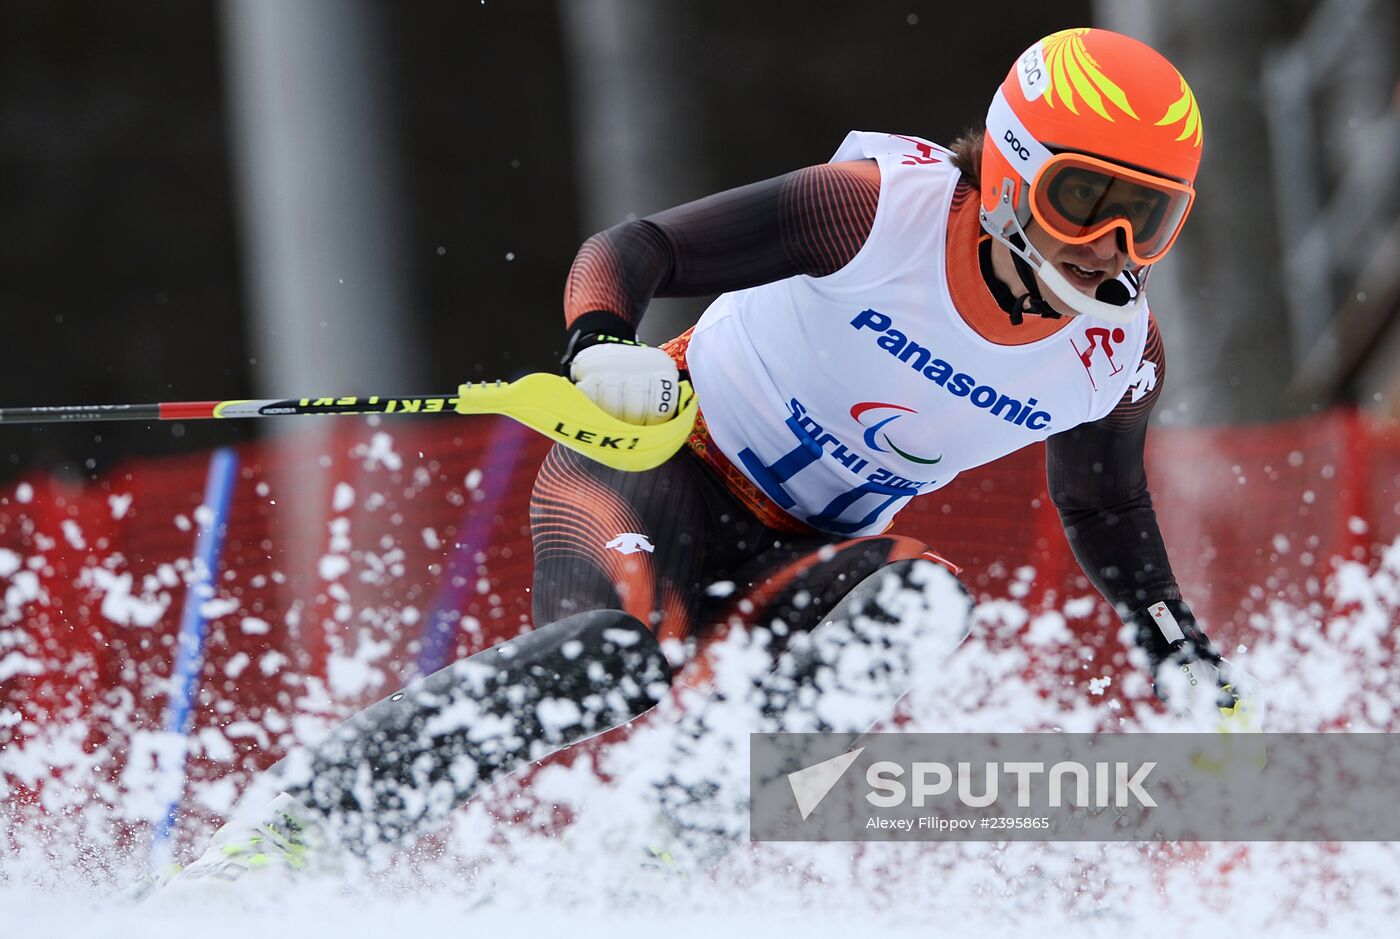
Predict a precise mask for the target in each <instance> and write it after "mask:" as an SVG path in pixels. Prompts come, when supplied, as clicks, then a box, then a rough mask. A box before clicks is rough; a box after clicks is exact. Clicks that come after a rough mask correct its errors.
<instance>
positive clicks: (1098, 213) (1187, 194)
mask: <svg viewBox="0 0 1400 939" xmlns="http://www.w3.org/2000/svg"><path fill="white" fill-rule="evenodd" d="M1195 195H1196V194H1195V192H1194V191H1193V190H1192V189H1191V187H1190V186H1188V185H1187V184H1185V183H1180V182H1177V181H1176V180H1172V179H1166V178H1164V177H1161V176H1154V175H1152V174H1150V173H1144V172H1141V171H1139V170H1135V169H1130V168H1128V167H1126V166H1121V165H1118V164H1115V163H1109V162H1107V161H1106V160H1100V159H1098V158H1096V157H1091V156H1087V155H1085V154H1083V153H1057V154H1055V155H1053V156H1051V157H1050V158H1049V159H1048V160H1046V161H1045V163H1044V164H1043V165H1042V166H1041V167H1040V169H1039V171H1038V172H1037V173H1036V174H1035V179H1034V181H1033V182H1032V183H1031V192H1030V204H1031V214H1032V215H1034V216H1035V220H1036V221H1037V222H1039V223H1040V225H1041V227H1042V228H1044V229H1045V230H1046V231H1048V232H1049V233H1050V234H1052V235H1054V236H1055V237H1056V238H1058V239H1059V240H1061V241H1064V242H1067V243H1069V244H1076V245H1078V244H1085V243H1087V242H1090V241H1093V240H1094V239H1096V238H1099V237H1100V236H1102V235H1103V233H1104V232H1106V231H1110V230H1111V229H1115V228H1117V229H1119V230H1121V231H1122V232H1123V234H1124V241H1125V242H1126V243H1127V250H1128V256H1129V257H1130V258H1132V259H1133V261H1134V262H1136V263H1137V264H1139V265H1148V264H1152V263H1153V262H1155V261H1158V260H1160V259H1161V257H1162V256H1163V255H1164V254H1166V253H1167V249H1169V248H1170V247H1171V246H1172V242H1174V241H1176V236H1177V235H1178V234H1179V233H1180V232H1181V226H1182V223H1184V222H1185V221H1186V215H1187V213H1188V212H1190V211H1191V202H1192V200H1193V199H1194V198H1195Z"/></svg>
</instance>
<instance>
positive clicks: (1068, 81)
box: [981, 28, 1203, 266]
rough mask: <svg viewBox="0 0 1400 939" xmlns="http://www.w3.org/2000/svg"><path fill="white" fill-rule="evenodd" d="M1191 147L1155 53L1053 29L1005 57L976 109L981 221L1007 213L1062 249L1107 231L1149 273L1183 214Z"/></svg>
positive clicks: (1169, 77) (1197, 129) (1185, 102)
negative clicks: (1002, 73) (983, 129)
mask: <svg viewBox="0 0 1400 939" xmlns="http://www.w3.org/2000/svg"><path fill="white" fill-rule="evenodd" d="M1202 140H1203V133H1202V128H1201V112H1200V108H1199V107H1198V106H1197V104H1196V97H1195V95H1193V94H1192V93H1191V88H1190V87H1189V86H1188V85H1187V84H1186V79H1184V78H1182V77H1181V73H1180V72H1178V71H1177V70H1176V68H1175V67H1174V66H1173V65H1172V64H1171V63H1170V62H1168V61H1167V60H1166V59H1165V58H1164V57H1163V56H1162V55H1161V54H1160V53H1158V52H1157V51H1156V50H1154V49H1152V48H1151V47H1150V46H1147V45H1144V44H1143V43H1141V42H1138V41H1137V40H1136V39H1130V38H1129V37H1127V36H1123V35H1120V34H1118V33H1114V32H1109V31H1108V30H1105V29H1089V28H1078V29H1066V30H1061V31H1060V32H1057V33H1054V34H1052V35H1049V36H1046V37H1045V38H1044V39H1042V40H1040V41H1039V42H1037V43H1036V44H1035V45H1033V46H1031V47H1030V48H1029V49H1027V50H1026V51H1025V53H1023V54H1022V55H1021V57H1020V58H1019V59H1017V61H1016V64H1015V65H1013V66H1012V68H1011V71H1010V72H1008V73H1007V76H1006V80H1005V81H1003V82H1002V83H1001V87H1000V88H999V89H998V90H997V93H996V96H995V97H994V98H993V100H992V105H991V108H990V109H989V110H988V112H987V136H986V141H985V142H984V144H983V147H982V168H981V175H982V208H983V215H984V218H987V217H988V216H991V215H993V214H994V213H995V214H997V215H999V217H1000V220H1001V221H1002V222H1003V223H1005V222H1009V221H1010V220H1009V218H1007V216H1008V215H1010V212H1008V211H1007V210H1008V209H1010V210H1011V211H1013V212H1014V214H1015V217H1016V219H1017V221H1019V224H1020V226H1021V227H1024V226H1025V225H1027V224H1028V223H1029V222H1030V219H1031V218H1032V217H1033V218H1035V220H1036V221H1037V222H1039V223H1040V224H1041V226H1042V227H1044V228H1045V229H1046V230H1047V231H1049V232H1050V233H1051V234H1053V235H1055V236H1056V237H1057V238H1059V239H1060V240H1062V241H1066V242H1069V243H1071V244H1083V243H1085V242H1088V241H1092V240H1093V239H1095V238H1098V237H1099V236H1101V235H1102V234H1103V233H1104V232H1105V231H1109V230H1111V229H1118V230H1120V231H1121V232H1122V233H1123V236H1124V239H1125V240H1126V243H1127V249H1128V255H1129V256H1130V257H1131V258H1132V260H1133V261H1134V262H1135V263H1137V264H1138V265H1139V266H1146V265H1149V264H1152V263H1153V262H1155V261H1157V260H1158V259H1160V258H1161V257H1162V256H1163V255H1165V254H1166V253H1167V250H1168V249H1169V248H1170V247H1171V246H1172V243H1173V242H1174V241H1175V240H1176V236H1177V234H1178V233H1179V232H1180V231H1181V226H1182V223H1183V222H1185V220H1186V215H1187V213H1188V212H1189V211H1190V209H1191V202H1192V200H1193V199H1194V197H1195V192H1194V190H1193V189H1192V185H1193V183H1194V182H1195V179H1196V169H1197V167H1198V166H1199V165H1200V162H1201V143H1202ZM1003 203H1009V204H1003ZM999 204H1000V207H1001V210H1002V211H1001V212H1000V213H997V209H998V207H999ZM1014 227H1015V226H1008V225H1007V224H1001V225H997V226H989V231H991V233H992V234H993V235H997V236H998V237H1006V236H1007V229H1008V228H1014ZM993 228H997V229H1000V230H993Z"/></svg>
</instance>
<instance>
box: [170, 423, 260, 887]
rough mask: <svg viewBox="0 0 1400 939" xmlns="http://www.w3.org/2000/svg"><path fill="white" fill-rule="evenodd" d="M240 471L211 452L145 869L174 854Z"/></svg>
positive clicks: (226, 455)
mask: <svg viewBox="0 0 1400 939" xmlns="http://www.w3.org/2000/svg"><path fill="white" fill-rule="evenodd" d="M237 472H238V457H237V456H236V455H235V454H234V452H233V451H232V450H228V449H219V450H215V451H214V455H213V457H212V458H211V459H210V461H209V476H208V479H207V480H206V482H205V485H204V503H203V507H204V508H205V509H207V510H208V511H206V512H201V513H198V514H199V518H198V519H197V521H198V522H199V532H198V534H196V536H195V543H194V570H193V571H191V573H190V579H189V583H188V585H187V586H186V589H185V603H184V607H183V609H182V610H181V613H180V634H179V638H178V640H177V642H176V652H175V667H174V668H173V669H172V670H171V673H170V692H169V696H168V697H167V699H166V705H165V722H164V730H165V738H166V743H167V746H166V747H162V748H161V752H160V755H159V761H158V769H157V773H158V774H159V778H158V780H157V783H156V791H157V793H158V794H159V795H160V796H162V797H164V798H165V799H166V810H165V813H164V815H162V816H161V817H159V818H157V819H155V835H154V837H153V838H152V840H151V850H150V856H149V860H148V865H149V869H150V870H152V871H157V870H159V869H160V868H161V867H164V866H165V865H166V864H169V863H170V861H171V859H172V857H173V847H172V845H171V840H172V835H173V834H174V831H175V816H176V814H177V813H178V812H179V810H180V804H181V803H182V802H183V801H184V797H185V782H186V779H185V761H186V757H187V756H188V754H189V733H190V725H191V724H192V723H193V717H194V704H195V696H196V695H197V694H198V693H199V674H200V670H201V669H202V668H203V665H204V636H205V632H206V628H207V625H208V623H207V621H206V620H205V616H204V604H205V603H206V602H207V601H208V600H209V599H210V598H211V597H213V596H214V584H215V582H216V578H217V577H218V573H219V561H220V558H221V557H222V555H223V549H224V535H225V534H226V533H227V531H228V509H229V502H230V497H231V496H232V494H233V485H234V481H235V478H236V476H237Z"/></svg>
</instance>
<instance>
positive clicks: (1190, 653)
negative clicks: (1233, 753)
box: [1128, 600, 1263, 733]
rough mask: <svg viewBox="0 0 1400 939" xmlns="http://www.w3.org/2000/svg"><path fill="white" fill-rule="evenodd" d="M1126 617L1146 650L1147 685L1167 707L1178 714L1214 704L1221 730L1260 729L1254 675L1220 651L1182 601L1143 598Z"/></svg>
mask: <svg viewBox="0 0 1400 939" xmlns="http://www.w3.org/2000/svg"><path fill="white" fill-rule="evenodd" d="M1128 622H1129V624H1131V625H1132V626H1133V627H1135V629H1136V635H1135V636H1134V638H1135V639H1136V641H1137V644H1138V646H1140V647H1141V648H1142V649H1143V650H1144V651H1145V652H1146V653H1147V657H1148V664H1149V667H1150V668H1151V671H1152V690H1153V692H1154V693H1155V694H1156V695H1157V697H1158V698H1160V699H1161V700H1162V701H1163V702H1164V703H1166V704H1167V705H1168V706H1169V707H1172V708H1173V709H1175V710H1176V711H1177V712H1179V713H1182V714H1194V713H1199V712H1201V711H1204V710H1205V709H1208V708H1211V707H1213V708H1215V709H1216V710H1217V711H1218V713H1219V715H1220V723H1219V725H1218V729H1219V730H1221V731H1224V732H1236V733H1238V732H1252V731H1254V732H1257V731H1259V730H1261V729H1262V725H1263V710H1262V707H1263V701H1262V698H1261V696H1260V694H1259V683H1258V681H1256V680H1255V679H1254V678H1253V676H1251V675H1250V674H1249V673H1248V672H1246V671H1245V670H1244V669H1242V668H1239V667H1237V666H1235V665H1232V664H1231V663H1230V662H1229V661H1228V660H1226V659H1224V658H1222V657H1221V655H1220V652H1219V650H1218V649H1216V647H1215V643H1213V642H1211V640H1210V637H1209V636H1207V635H1206V634H1205V632H1204V631H1202V630H1201V628H1200V627H1199V626H1198V625H1197V624H1196V618H1195V617H1194V616H1193V615H1192V614H1191V608H1190V607H1188V606H1187V605H1186V603H1185V602H1183V601H1181V600H1163V601H1159V602H1157V603H1151V604H1148V605H1147V606H1145V607H1142V608H1141V609H1139V610H1137V611H1136V612H1135V613H1133V615H1132V616H1130V617H1129V618H1128Z"/></svg>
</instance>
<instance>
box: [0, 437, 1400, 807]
mask: <svg viewBox="0 0 1400 939" xmlns="http://www.w3.org/2000/svg"><path fill="white" fill-rule="evenodd" d="M321 426H322V428H324V430H323V433H322V434H321V435H320V436H315V435H313V436H311V437H305V436H302V437H294V438H288V439H286V440H280V441H265V442H261V443H258V444H252V445H247V446H243V447H240V448H239V449H238V455H239V458H240V468H239V475H238V482H237V485H236V488H235V491H234V495H233V501H232V508H231V511H230V517H229V525H228V536H227V544H226V548H225V551H224V555H223V561H222V566H221V570H220V572H219V576H218V585H217V590H216V592H215V595H214V596H213V597H212V598H211V599H210V600H208V601H207V602H206V603H205V607H204V610H205V613H206V614H207V617H208V620H209V627H208V641H207V646H206V649H205V655H204V666H203V675H202V679H201V684H200V692H199V694H200V697H199V701H198V706H197V709H196V719H195V731H196V736H198V734H199V733H200V732H201V731H202V730H203V729H206V728H211V727H217V728H219V730H220V733H221V735H222V737H223V739H224V740H226V741H227V743H224V744H220V743H218V741H214V740H205V741H204V745H203V746H202V747H196V749H195V757H196V763H195V768H194V775H195V776H196V777H198V776H199V774H200V773H206V774H208V775H210V776H217V775H218V774H219V773H227V772H230V771H232V769H233V768H240V769H253V768H256V767H257V766H262V765H266V764H267V763H269V762H271V760H272V759H273V758H275V757H277V756H279V755H280V754H281V752H283V751H284V749H285V747H286V746H287V745H289V744H290V742H291V741H292V740H293V739H295V738H296V737H297V736H298V733H297V724H298V721H301V720H305V719H308V718H320V719H329V718H333V717H335V716H336V715H341V714H344V713H346V712H347V711H348V710H349V709H350V708H352V707H353V706H355V705H356V704H359V703H363V702H366V701H368V700H372V699H374V698H375V697H378V696H380V695H382V694H383V693H385V692H387V691H389V690H392V686H395V685H397V683H399V682H400V681H402V680H404V679H406V678H407V677H411V676H412V675H413V674H415V673H421V672H423V671H429V670H432V669H433V668H435V667H437V666H439V665H441V664H445V663H446V662H448V661H451V660H452V659H454V658H456V657H459V656H461V655H465V654H469V653H471V652H473V651H476V650H478V649H481V648H484V647H486V646H488V645H491V644H492V643H494V642H497V641H499V640H501V639H503V638H508V637H509V636H512V635H514V634H516V633H517V632H518V631H519V630H520V629H521V627H522V625H523V624H525V623H526V622H527V619H528V612H529V595H528V588H529V584H530V567H531V556H530V542H529V537H528V528H527V511H526V509H527V504H528V499H529V493H530V484H531V481H532V479H533V475H534V471H535V469H536V467H537V466H538V464H539V462H540V460H541V459H542V458H543V455H544V452H545V449H546V447H547V444H546V442H545V441H543V440H542V439H540V438H537V437H534V436H532V435H530V434H529V433H528V432H525V431H523V430H521V429H520V428H519V427H517V426H516V425H514V424H511V423H510V422H508V421H504V420H497V419H488V418H442V419H439V420H436V421H431V422H414V421H405V422H402V423H388V422H385V423H379V424H376V423H374V422H370V421H363V422H362V421H349V420H347V421H344V422H338V423H336V424H334V426H332V425H330V424H326V425H321ZM1149 447H1150V449H1149V473H1150V476H1151V480H1152V487H1153V493H1154V498H1155V501H1156V505H1157V507H1158V515H1159V518H1160V520H1161V524H1162V528H1163V531H1164V533H1165V536H1166V538H1167V541H1168V545H1169V547H1170V548H1171V552H1172V558H1173V562H1174V566H1175V569H1176V572H1177V575H1178V579H1179V580H1180V582H1181V584H1182V588H1183V590H1184V592H1185V595H1186V596H1187V598H1188V599H1189V600H1190V601H1191V603H1192V604H1193V606H1194V608H1195V609H1196V611H1197V614H1198V615H1199V616H1200V617H1201V618H1202V620H1203V621H1204V622H1205V623H1207V624H1208V626H1209V628H1210V629H1211V632H1212V634H1213V635H1214V636H1215V637H1216V638H1217V640H1218V641H1220V642H1222V644H1223V645H1224V646H1225V647H1226V648H1232V647H1233V646H1234V645H1235V644H1236V643H1241V642H1245V643H1247V642H1249V641H1250V640H1251V638H1252V631H1253V630H1256V629H1258V628H1260V623H1261V622H1262V619H1261V618H1260V617H1259V614H1260V613H1261V612H1262V611H1264V610H1265V609H1266V608H1267V607H1268V605H1269V604H1270V603H1272V602H1274V601H1279V600H1283V601H1286V602H1288V603H1289V604H1291V605H1292V606H1293V607H1296V608H1307V607H1308V606H1309V605H1314V606H1316V607H1317V608H1318V609H1322V608H1324V607H1326V605H1327V604H1328V603H1329V602H1330V600H1329V598H1328V597H1327V596H1326V592H1325V589H1324V585H1325V583H1326V579H1327V576H1328V574H1329V573H1330V572H1331V571H1332V569H1333V567H1334V566H1335V565H1336V564H1337V563H1338V560H1339V559H1350V560H1358V561H1369V560H1370V559H1371V558H1372V557H1373V556H1374V554H1375V553H1376V552H1378V551H1379V550H1380V547H1381V546H1384V545H1388V544H1390V543H1391V542H1392V541H1394V540H1395V539H1396V537H1397V535H1400V431H1397V429H1396V428H1395V427H1394V426H1393V425H1389V424H1380V423H1377V422H1375V421H1373V420H1371V419H1370V418H1367V417H1365V416H1362V415H1358V414H1357V413H1355V412H1351V411H1345V410H1338V411H1333V412H1330V413H1327V414H1324V415H1320V416H1317V417H1313V418H1309V419H1305V420H1299V421H1294V422H1290V423H1282V424H1274V425H1268V426H1258V427H1230V428H1219V429H1208V430H1201V429H1190V430H1187V429H1174V428H1160V429H1158V430H1156V431H1155V432H1154V434H1153V435H1152V439H1151V441H1150V445H1149ZM208 465H209V458H208V455H207V454H191V455H187V456H181V457H177V458H164V459H157V460H148V461H143V462H139V463H132V464H130V465H128V466H126V467H125V468H124V469H123V470H120V471H117V472H114V473H112V474H110V475H108V476H106V477H104V478H102V479H100V480H99V481H97V482H94V483H90V484H86V485H76V484H73V483H71V482H65V481H62V480H59V479H54V478H47V477H42V476H35V477H32V478H30V479H28V480H27V481H25V482H22V483H18V484H12V485H10V486H8V487H7V488H6V489H5V490H4V491H3V493H0V589H3V592H4V600H5V602H4V607H3V611H2V612H0V686H2V687H0V715H3V716H5V720H4V721H3V722H0V744H4V743H6V742H7V741H8V742H9V743H11V744H13V743H15V742H17V741H20V740H22V739H24V738H26V737H30V736H34V735H37V734H39V733H40V732H41V731H42V730H43V728H45V727H46V726H52V725H54V724H55V723H57V722H69V723H73V724H74V725H75V726H78V725H80V726H82V728H83V734H82V739H80V740H72V741H70V744H71V746H72V747H74V748H77V749H80V750H82V751H83V752H84V753H85V754H87V755H88V756H89V757H90V763H91V765H92V766H93V773H94V779H93V780H92V784H93V785H94V786H95V787H97V789H98V790H99V791H101V789H102V787H103V786H117V785H118V784H120V783H121V782H122V774H123V773H124V772H125V771H126V768H127V766H128V765H129V764H130V763H131V762H132V761H139V760H141V759H152V757H151V756H150V755H149V754H143V753H141V752H139V748H138V751H136V752H133V751H132V750H131V748H130V747H129V746H128V744H129V741H130V735H131V728H133V727H137V728H141V727H144V728H150V729H154V728H158V727H159V726H160V722H161V712H162V709H163V707H164V703H165V700H166V696H167V691H168V688H169V681H168V679H169V675H170V671H171V663H172V661H173V658H174V644H175V637H176V631H177V626H178V623H179V619H180V609H181V604H182V602H183V600H184V593H185V589H184V582H185V577H186V575H187V574H188V572H189V570H190V567H191V562H190V560H189V558H190V557H191V554H192V550H193V543H194V537H195V529H196V527H197V523H196V519H197V513H198V512H199V511H200V500H201V495H202V492H203V489H204V483H205V475H206V472H207V469H208ZM897 529H898V530H900V531H902V532H906V533H909V534H913V535H916V536H918V537H920V538H922V539H924V540H925V541H927V542H928V543H929V544H931V545H933V546H934V547H935V548H936V549H938V550H939V551H940V552H942V553H943V554H944V555H946V556H947V557H949V558H951V559H953V560H954V561H955V562H956V563H958V564H960V565H961V566H962V567H963V568H964V574H963V579H964V582H965V583H966V584H967V585H968V586H969V587H970V588H971V589H972V590H973V592H974V593H975V594H976V595H977V596H978V597H979V598H980V599H984V600H988V599H997V598H1009V599H1012V600H1015V601H1016V602H1017V603H1018V604H1020V605H1021V606H1023V607H1025V608H1026V609H1029V610H1045V609H1052V608H1058V607H1060V606H1063V605H1064V604H1066V603H1069V602H1071V601H1076V606H1078V607H1085V606H1086V601H1085V600H1084V599H1083V598H1085V597H1092V596H1094V594H1093V591H1092V588H1091V587H1090V586H1089V585H1088V583H1087V581H1086V580H1085V579H1084V578H1083V577H1082V575H1081V574H1080V573H1079V571H1078V568H1077V567H1076V565H1075V562H1074V560H1073V558H1072V557H1071V556H1070V554H1069V551H1068V548H1067V546H1066V544H1065V541H1064V538H1063V535H1062V534H1061V532H1060V527H1059V522H1058V519H1057V517H1056V515H1055V511H1054V508H1053V506H1051V505H1050V504H1049V501H1048V499H1047V497H1046V494H1045V484H1044V465H1043V453H1042V452H1041V449H1040V448H1039V447H1035V448H1031V449H1028V450H1026V451H1024V452H1022V453H1019V454H1016V455H1014V456H1012V457H1009V458H1007V459H1005V460H1002V461H1000V462H998V463H996V464H994V465H992V466H989V467H986V468H984V469H983V470H981V471H979V472H976V473H969V474H966V475H965V476H964V477H963V478H960V479H959V480H957V481H956V482H955V483H954V484H953V485H951V486H949V487H947V488H946V489H943V490H940V491H938V492H935V493H933V494H931V495H929V496H927V497H924V498H921V499H917V500H915V502H914V503H913V505H911V506H910V508H909V509H907V510H906V511H905V512H904V513H903V514H902V515H901V516H900V517H899V520H898V525H897ZM1088 606H1089V607H1090V608H1092V612H1091V613H1089V614H1088V615H1076V616H1074V617H1072V618H1071V619H1070V628H1071V630H1072V631H1073V633H1074V636H1075V639H1076V640H1077V641H1079V642H1082V643H1083V644H1085V646H1087V647H1091V648H1093V649H1096V650H1101V651H1103V652H1105V653H1107V654H1105V655H1104V656H1103V659H1104V661H1105V663H1106V664H1105V665H1104V668H1105V669H1108V670H1112V669H1116V668H1118V667H1120V666H1121V662H1122V655H1121V642H1120V641H1119V639H1118V637H1117V626H1116V623H1117V621H1116V618H1115V617H1114V616H1113V614H1112V611H1111V610H1109V609H1108V608H1107V606H1106V605H1105V604H1103V603H1102V601H1099V602H1098V603H1097V606H1094V605H1093V604H1092V603H1089V604H1088ZM1114 650H1117V651H1114ZM118 743H120V745H121V747H120V748H121V753H120V754H117V753H115V752H114V753H106V754H105V755H104V753H103V748H104V747H109V748H113V747H116V746H117V744H118ZM229 747H231V748H232V751H233V752H231V753H230V752H223V751H226V750H227V749H228V748H229ZM6 752H8V753H11V754H13V753H15V752H17V751H16V748H14V747H10V748H9V749H8V750H6V749H4V748H3V747H0V754H4V753H6ZM75 752H76V751H75ZM4 771H5V773H6V775H7V778H8V779H9V782H10V787H11V790H12V792H11V797H15V795H16V794H18V795H19V796H21V797H24V795H25V794H26V793H28V794H29V795H28V797H30V798H36V797H37V795H36V794H37V793H38V792H39V791H40V790H42V789H43V785H44V782H45V775H44V774H45V772H46V770H45V769H44V768H43V767H38V768H36V767H34V766H32V765H31V766H26V767H15V766H12V765H7V766H5V767H4ZM55 772H56V771H55Z"/></svg>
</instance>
